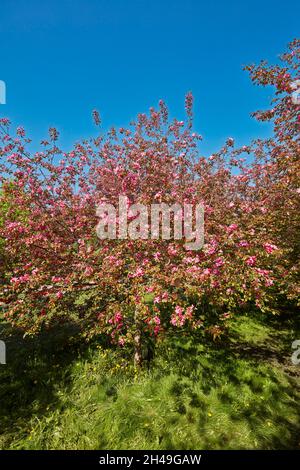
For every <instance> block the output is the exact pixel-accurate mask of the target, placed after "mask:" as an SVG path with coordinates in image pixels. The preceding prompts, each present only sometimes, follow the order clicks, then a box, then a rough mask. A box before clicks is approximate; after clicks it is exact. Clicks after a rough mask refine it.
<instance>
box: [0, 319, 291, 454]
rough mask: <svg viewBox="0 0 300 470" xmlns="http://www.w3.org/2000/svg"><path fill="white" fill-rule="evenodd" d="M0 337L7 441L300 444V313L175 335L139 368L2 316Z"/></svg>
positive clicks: (2, 442)
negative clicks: (223, 334) (216, 338)
mask: <svg viewBox="0 0 300 470" xmlns="http://www.w3.org/2000/svg"><path fill="white" fill-rule="evenodd" d="M64 333H65V332H64ZM0 338H1V339H5V340H6V342H7V365H0V378H1V383H0V402H1V408H0V449H149V450H150V449H165V450H166V449H168V450H169V449H178V450H179V449H184V450H189V449H300V417H299V415H300V413H299V410H300V380H299V379H300V365H298V366H297V365H293V364H292V362H291V355H292V352H293V351H292V348H291V344H292V341H293V340H295V339H300V328H299V325H298V326H297V325H296V322H295V315H294V316H290V317H289V318H273V317H272V318H269V319H267V318H266V317H264V318H262V317H259V316H257V315H254V314H250V313H249V314H247V315H240V316H239V315H238V316H236V318H235V320H234V321H233V322H232V326H231V328H230V331H229V334H228V337H227V339H226V338H225V339H224V340H223V341H222V342H220V343H214V342H212V341H209V340H203V338H200V337H197V336H195V337H193V338H191V337H182V338H181V339H180V340H178V339H177V340H176V339H174V338H170V339H169V340H168V341H165V342H164V343H162V344H161V345H160V346H159V347H158V350H157V352H156V355H155V358H154V360H153V362H152V364H151V365H150V367H145V369H144V370H143V371H142V372H139V373H137V372H136V371H135V370H134V368H133V366H132V365H131V362H130V359H129V358H128V357H126V356H124V353H122V351H116V350H112V349H111V348H108V347H105V346H104V345H103V344H102V343H101V342H100V341H97V342H95V343H93V344H90V345H88V346H86V345H84V344H82V343H81V344H78V343H77V339H76V338H74V339H73V341H71V342H70V343H69V344H68V345H66V344H65V340H62V338H60V337H59V335H57V332H56V333H55V334H54V333H53V335H49V333H48V334H44V335H41V337H39V338H32V339H31V338H25V339H23V338H22V336H21V335H20V333H16V332H15V331H13V330H12V329H11V328H9V326H8V325H6V324H5V323H3V322H2V323H1V322H0Z"/></svg>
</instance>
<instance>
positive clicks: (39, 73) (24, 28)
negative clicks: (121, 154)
mask: <svg viewBox="0 0 300 470" xmlns="http://www.w3.org/2000/svg"><path fill="white" fill-rule="evenodd" d="M299 18H300V2H299V1H296V0H291V1H289V0H287V1H285V2H282V1H280V2H279V1H278V0H274V1H270V0H260V1H258V0H251V1H250V0H246V1H242V0H241V1H237V0H233V1H220V0H217V1H213V0H211V1H206V2H204V1H200V0H198V1H197V0H181V1H179V0H173V1H171V0H160V1H158V0H148V1H146V0H123V1H121V0H72V1H71V0H51V1H50V0H48V1H47V0H45V1H39V0H1V1H0V79H1V80H4V81H5V82H6V86H7V104H6V105H1V106H0V116H8V117H9V118H11V119H12V120H13V122H14V123H15V124H18V125H19V124H20V125H24V126H25V128H26V129H27V130H28V133H29V134H30V135H31V136H32V137H33V138H34V139H36V140H41V139H42V138H44V137H45V135H46V133H47V129H48V127H50V126H56V127H57V128H58V129H59V131H60V132H61V142H62V145H63V146H64V147H65V148H68V147H69V146H70V145H71V144H72V142H74V141H77V140H79V139H80V138H83V137H87V136H89V135H92V134H93V133H94V132H95V129H94V127H93V124H92V120H91V111H92V110H93V109H94V108H97V109H98V110H99V111H100V113H101V116H102V119H103V127H104V128H105V129H106V128H108V127H110V126H112V125H115V126H124V125H127V124H128V123H129V121H130V120H132V119H133V118H134V117H135V116H136V114H137V113H139V112H145V111H147V110H148V108H149V107H150V106H155V105H156V104H157V103H158V100H159V99H160V98H163V99H164V100H165V101H166V102H167V104H168V105H169V108H170V111H171V114H172V115H173V116H176V117H178V118H182V116H183V105H184V95H185V93H186V92H187V91H189V90H191V91H192V92H193V94H194V97H195V116H196V119H195V128H196V130H197V131H198V132H200V133H201V134H202V135H203V137H204V139H205V140H204V143H203V144H202V145H201V151H202V152H203V154H209V153H210V152H212V151H214V150H216V149H217V148H219V146H220V145H222V143H223V141H224V139H225V138H226V137H228V136H232V137H235V138H236V139H237V140H238V142H239V143H241V144H244V143H247V142H248V141H249V140H250V139H251V138H253V137H257V136H261V137H264V136H267V135H268V133H269V132H270V127H269V125H267V124H259V123H256V122H255V121H254V120H252V119H251V118H250V116H249V114H250V113H251V112H252V111H255V110H256V109H258V108H264V107H266V106H267V104H268V98H269V97H270V96H271V95H272V91H271V89H266V90H263V89H260V88H257V87H254V86H253V85H251V83H250V80H249V77H248V75H247V73H246V72H243V71H242V66H243V64H247V63H252V62H258V61H260V59H268V60H270V61H273V62H276V61H277V60H278V54H279V53H281V52H283V51H284V49H285V46H286V44H287V43H288V42H289V41H291V40H292V39H293V38H295V37H299V33H300V19H299Z"/></svg>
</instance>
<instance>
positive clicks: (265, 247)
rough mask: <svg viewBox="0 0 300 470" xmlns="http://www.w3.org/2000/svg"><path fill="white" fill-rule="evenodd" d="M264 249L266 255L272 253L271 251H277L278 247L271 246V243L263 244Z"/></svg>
mask: <svg viewBox="0 0 300 470" xmlns="http://www.w3.org/2000/svg"><path fill="white" fill-rule="evenodd" d="M264 249H265V250H266V252H267V253H270V254H271V253H273V251H275V250H278V247H277V246H276V245H272V244H271V243H265V244H264Z"/></svg>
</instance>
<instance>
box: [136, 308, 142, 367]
mask: <svg viewBox="0 0 300 470" xmlns="http://www.w3.org/2000/svg"><path fill="white" fill-rule="evenodd" d="M134 320H135V321H134V323H135V329H136V331H135V334H134V365H135V367H141V366H142V363H143V355H142V328H141V324H140V319H139V310H138V307H136V308H135V315H134Z"/></svg>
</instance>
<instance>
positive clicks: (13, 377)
mask: <svg viewBox="0 0 300 470" xmlns="http://www.w3.org/2000/svg"><path fill="white" fill-rule="evenodd" d="M0 338H1V339H2V340H3V341H5V344H6V362H7V363H6V364H5V365H0V403H1V406H0V436H1V438H2V442H4V444H5V445H6V442H7V443H9V441H10V440H11V437H10V436H13V433H14V432H16V431H18V430H19V431H20V430H21V429H22V430H24V429H26V423H28V421H29V420H30V418H31V417H32V416H35V417H37V418H40V417H41V416H43V415H45V414H47V413H48V412H49V411H51V409H53V408H59V406H60V398H59V393H60V392H61V391H63V392H64V393H66V392H67V390H68V388H69V387H70V386H71V385H72V384H71V374H70V366H71V365H72V363H73V361H75V360H77V359H78V354H79V352H80V351H84V349H85V348H86V347H87V346H86V345H84V344H82V345H81V344H80V345H79V339H78V331H77V329H76V327H74V326H73V325H64V326H61V325H60V326H55V327H53V328H51V330H49V331H47V332H44V333H41V334H40V335H39V336H36V337H26V338H23V335H22V332H20V331H19V330H16V329H13V328H11V327H10V326H9V325H8V324H6V323H3V322H2V323H1V322H0ZM49 338H51V340H50V339H49ZM24 432H25V431H24ZM3 439H4V441H3Z"/></svg>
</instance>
